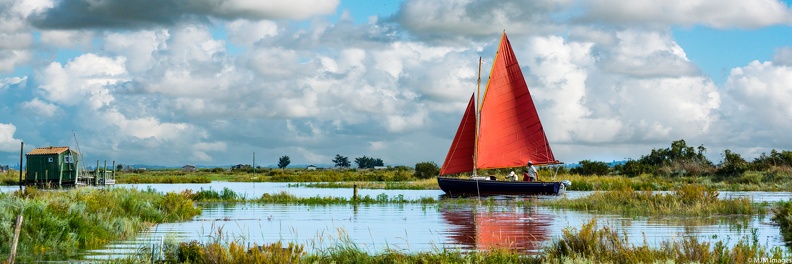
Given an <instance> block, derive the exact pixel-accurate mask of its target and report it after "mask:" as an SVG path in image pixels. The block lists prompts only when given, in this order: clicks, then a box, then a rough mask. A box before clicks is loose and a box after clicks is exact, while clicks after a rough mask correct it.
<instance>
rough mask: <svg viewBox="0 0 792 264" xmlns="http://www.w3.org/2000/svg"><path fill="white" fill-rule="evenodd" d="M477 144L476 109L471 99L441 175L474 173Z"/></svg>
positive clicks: (471, 98)
mask: <svg viewBox="0 0 792 264" xmlns="http://www.w3.org/2000/svg"><path fill="white" fill-rule="evenodd" d="M475 144H476V108H475V100H473V96H471V97H470V102H469V103H468V106H467V110H465V115H464V116H462V121H461V122H459V128H458V129H457V132H456V135H455V136H454V141H453V143H451V148H450V149H449V150H448V155H446V159H445V162H443V168H442V169H440V175H446V174H455V173H462V172H469V171H473V153H474V149H475Z"/></svg>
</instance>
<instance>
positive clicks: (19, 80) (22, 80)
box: [0, 76, 27, 91]
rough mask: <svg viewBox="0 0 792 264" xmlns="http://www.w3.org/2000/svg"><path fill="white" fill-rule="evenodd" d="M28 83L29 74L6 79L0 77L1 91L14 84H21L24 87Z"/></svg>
mask: <svg viewBox="0 0 792 264" xmlns="http://www.w3.org/2000/svg"><path fill="white" fill-rule="evenodd" d="M26 83H27V76H24V77H9V78H5V79H0V91H2V90H5V89H8V88H9V87H12V86H21V87H24V86H25V85H26Z"/></svg>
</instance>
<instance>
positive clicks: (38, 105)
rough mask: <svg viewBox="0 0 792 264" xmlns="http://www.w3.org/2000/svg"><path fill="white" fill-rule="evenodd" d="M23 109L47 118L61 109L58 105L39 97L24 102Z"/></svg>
mask: <svg viewBox="0 0 792 264" xmlns="http://www.w3.org/2000/svg"><path fill="white" fill-rule="evenodd" d="M22 109H25V110H27V111H29V112H32V113H33V114H35V115H37V116H41V117H45V118H50V117H53V116H55V114H57V113H58V112H59V111H61V109H60V108H59V107H58V106H57V105H54V104H51V103H48V102H44V101H42V100H40V99H38V98H33V100H30V101H27V102H24V103H22Z"/></svg>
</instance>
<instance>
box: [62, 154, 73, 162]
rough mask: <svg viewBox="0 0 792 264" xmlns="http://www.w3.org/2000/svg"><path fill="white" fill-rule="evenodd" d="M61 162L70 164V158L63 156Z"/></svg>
mask: <svg viewBox="0 0 792 264" xmlns="http://www.w3.org/2000/svg"><path fill="white" fill-rule="evenodd" d="M63 162H64V163H72V159H71V157H69V156H64V157H63Z"/></svg>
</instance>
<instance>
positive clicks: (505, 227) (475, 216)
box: [441, 206, 553, 252]
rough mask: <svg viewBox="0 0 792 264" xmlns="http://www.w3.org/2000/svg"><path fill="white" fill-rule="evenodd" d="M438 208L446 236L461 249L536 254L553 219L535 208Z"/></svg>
mask: <svg viewBox="0 0 792 264" xmlns="http://www.w3.org/2000/svg"><path fill="white" fill-rule="evenodd" d="M511 210H512V211H492V208H489V209H488V208H485V207H480V208H465V209H461V210H460V209H458V208H454V209H449V208H444V209H441V213H442V216H443V219H444V220H445V221H446V222H447V223H448V224H449V225H450V228H449V232H448V233H449V234H448V237H449V238H450V239H451V240H453V241H454V242H455V243H457V244H458V245H459V246H460V247H461V248H463V249H480V250H491V249H511V250H517V251H522V252H538V251H539V250H540V249H541V247H542V243H543V242H544V241H546V240H548V239H549V236H550V232H551V225H552V221H553V216H552V215H549V214H542V213H539V212H538V210H536V208H535V207H530V206H529V207H524V208H511Z"/></svg>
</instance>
